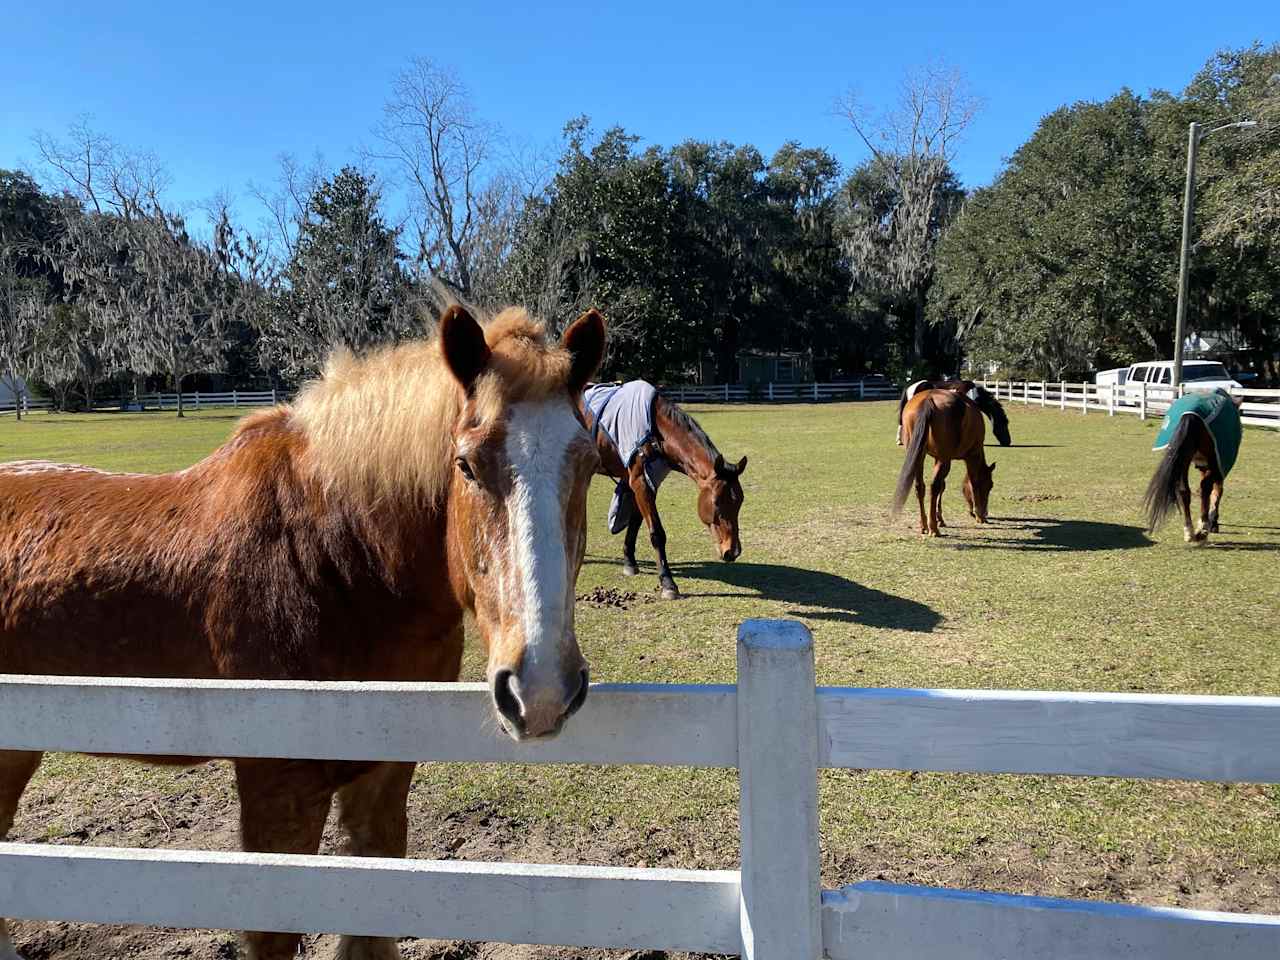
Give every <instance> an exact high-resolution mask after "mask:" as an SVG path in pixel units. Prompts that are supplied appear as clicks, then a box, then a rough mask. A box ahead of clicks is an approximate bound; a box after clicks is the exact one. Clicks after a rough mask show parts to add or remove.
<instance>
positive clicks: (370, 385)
mask: <svg viewBox="0 0 1280 960" xmlns="http://www.w3.org/2000/svg"><path fill="white" fill-rule="evenodd" d="M485 340H486V341H487V342H488V344H489V349H490V350H491V351H492V356H491V359H490V362H489V366H488V367H487V368H486V369H485V371H484V373H482V374H481V375H480V377H479V378H477V380H476V382H475V384H474V386H473V391H472V396H473V399H474V410H475V415H476V417H477V419H478V421H479V423H478V424H477V425H483V424H484V423H488V422H492V421H493V420H495V419H497V418H498V417H500V416H501V415H502V412H503V410H504V409H505V408H506V406H507V405H508V404H510V403H514V402H518V401H520V400H526V399H528V400H534V399H540V398H542V397H546V396H550V395H551V394H553V393H554V392H556V391H557V390H560V391H563V390H564V389H565V385H566V383H567V380H568V375H569V368H570V358H569V355H568V353H567V351H565V350H563V349H561V348H560V347H558V346H556V345H553V344H548V343H547V342H546V337H545V333H544V329H543V327H542V325H541V324H539V323H537V322H536V321H534V320H533V319H532V318H531V317H530V316H529V315H528V313H526V312H525V311H524V310H522V309H518V308H508V309H506V310H503V311H502V312H501V313H499V314H498V315H497V316H496V317H494V318H493V319H492V320H490V321H489V322H488V323H487V324H486V326H485ZM462 402H463V395H462V390H461V388H460V387H459V386H458V383H457V381H456V380H455V379H454V377H453V374H452V373H451V372H450V370H449V367H448V364H446V363H445V361H444V356H443V354H442V353H441V350H440V342H439V339H438V338H432V339H431V340H419V341H413V342H409V343H402V344H398V345H395V346H387V347H381V348H378V349H375V350H373V351H371V352H369V353H368V354H366V355H365V356H362V357H357V356H355V355H354V354H353V353H352V352H351V351H350V350H347V349H345V348H339V349H336V350H334V352H333V353H332V354H331V355H330V357H329V360H328V362H327V363H326V365H325V369H324V372H323V374H322V375H321V376H320V378H319V379H317V380H313V381H312V382H310V383H308V384H307V385H306V386H305V387H304V388H303V389H302V391H301V392H300V393H299V395H298V398H297V400H296V401H295V402H294V404H293V406H292V407H291V409H290V411H289V416H290V420H291V422H292V424H293V425H294V426H296V427H297V428H298V429H299V430H301V431H302V433H303V434H304V435H305V437H306V439H307V448H306V454H305V458H306V465H307V467H308V468H309V469H310V471H311V472H312V473H313V475H315V476H317V477H319V478H321V479H322V481H323V482H324V484H325V486H326V487H328V488H329V489H331V490H340V491H341V493H342V494H343V495H346V496H351V497H356V498H359V499H361V500H366V501H377V500H380V499H402V498H404V497H409V498H412V499H416V500H419V501H421V502H423V503H426V504H433V503H436V502H438V501H439V500H440V498H442V497H443V496H444V494H445V493H446V492H447V490H448V486H449V480H450V477H451V475H452V470H453V430H454V427H455V425H456V424H457V420H458V417H459V415H460V414H461V411H462Z"/></svg>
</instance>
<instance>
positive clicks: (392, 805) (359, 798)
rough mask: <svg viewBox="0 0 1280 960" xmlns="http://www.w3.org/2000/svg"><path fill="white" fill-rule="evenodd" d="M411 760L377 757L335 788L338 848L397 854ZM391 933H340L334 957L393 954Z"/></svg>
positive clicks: (405, 824) (401, 847)
mask: <svg viewBox="0 0 1280 960" xmlns="http://www.w3.org/2000/svg"><path fill="white" fill-rule="evenodd" d="M413 768H414V765H413V764H412V763H380V764H378V765H377V766H376V767H374V768H373V769H372V770H371V771H369V772H368V773H366V774H365V775H364V776H362V777H360V779H358V780H356V781H354V782H352V783H349V784H347V785H346V786H345V787H342V788H341V789H340V790H339V791H338V824H339V826H340V827H341V828H342V832H343V841H342V848H341V852H342V853H343V854H345V855H347V856H352V857H403V856H404V855H405V850H406V848H407V846H408V840H409V820H408V816H407V814H406V813H405V803H406V801H407V799H408V796H409V784H410V782H411V781H412V780H413ZM399 956H400V949H399V948H398V947H397V946H396V941H395V939H394V938H391V937H347V936H344V937H342V939H341V940H339V941H338V951H337V953H336V954H334V958H335V960H398V958H399Z"/></svg>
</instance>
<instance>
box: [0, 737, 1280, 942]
mask: <svg viewBox="0 0 1280 960" xmlns="http://www.w3.org/2000/svg"><path fill="white" fill-rule="evenodd" d="M55 762H56V760H55ZM98 768H100V770H101V773H102V776H101V778H99V779H95V780H93V781H92V785H88V784H87V782H86V780H85V779H84V778H83V777H82V776H73V777H65V776H43V777H39V778H37V779H36V781H34V782H33V783H32V785H31V787H30V789H29V790H28V792H27V794H26V796H25V797H24V798H23V804H22V808H21V810H20V812H19V816H18V820H17V822H16V823H15V825H14V829H13V831H12V832H11V834H10V837H9V839H11V840H15V841H23V842H54V843H69V844H89V845H101V846H120V847H134V846H136V847H170V848H188V849H209V850H233V849H236V848H237V830H236V816H237V806H236V799H235V793H234V787H233V781H232V777H231V770H230V765H229V764H225V763H217V762H214V763H207V764H204V765H202V766H200V767H196V768H193V769H191V770H185V771H175V772H167V771H166V772H162V773H157V775H156V778H155V779H152V780H148V779H142V780H134V779H132V778H115V777H113V775H112V774H113V773H114V772H116V771H120V770H129V769H131V768H132V769H135V770H136V769H140V768H137V767H134V765H131V764H125V763H124V762H121V761H101V762H99V764H98ZM438 809H439V805H438V803H436V802H435V801H434V799H433V798H432V797H430V796H429V795H428V794H427V787H426V786H425V785H424V784H423V783H418V782H415V784H414V789H413V792H412V793H411V794H410V824H411V827H410V830H411V833H410V841H409V851H410V855H411V856H415V857H420V858H424V859H441V860H449V859H466V860H490V861H497V860H506V861H524V862H535V863H536V862H543V863H557V862H558V863H585V864H621V865H630V866H651V867H684V868H700V869H724V868H733V867H735V866H736V863H737V856H738V851H737V847H736V826H737V825H736V823H733V822H729V821H726V822H716V821H715V820H713V819H709V820H704V821H698V822H692V823H679V822H677V823H666V824H661V825H655V826H654V827H652V828H649V829H647V830H645V831H643V832H637V831H636V830H634V829H631V828H626V827H622V826H619V825H618V824H615V823H602V824H599V825H598V826H595V827H592V828H591V829H590V830H585V829H582V828H563V827H559V826H556V825H555V824H554V823H553V822H551V821H539V822H536V823H532V824H526V823H522V822H518V821H515V820H512V819H510V818H507V817H503V816H501V815H499V814H498V813H496V812H495V809H494V808H492V807H490V806H487V805H474V806H471V807H467V808H464V809H457V810H453V811H451V812H448V813H446V814H444V815H443V816H441V815H439V813H438ZM335 839H336V838H335V835H334V833H333V824H332V822H331V823H330V829H329V830H328V831H327V832H326V836H325V842H324V847H323V850H324V852H332V851H333V849H334V846H335ZM985 853H986V855H985V856H984V855H983V853H980V852H977V851H973V850H969V851H965V852H963V853H961V854H955V853H952V854H939V855H938V856H937V857H936V858H932V859H923V860H922V859H920V858H919V857H917V858H915V859H914V860H912V859H907V858H905V857H904V856H903V853H902V851H900V850H898V849H896V848H895V847H894V846H892V845H890V844H878V843H876V842H868V843H866V844H865V845H863V847H862V848H861V849H859V850H856V851H848V850H845V851H841V852H840V853H839V854H837V855H833V854H832V852H830V851H824V853H823V884H824V886H825V887H828V888H830V887H835V886H839V885H842V884H845V883H853V882H857V881H859V880H869V879H878V880H887V881H891V882H898V883H921V884H929V885H946V886H954V887H969V888H986V889H999V890H1010V891H1022V892H1026V893H1033V892H1034V893H1039V894H1042V895H1056V896H1071V897H1081V898H1087V899H1105V900H1112V901H1120V902H1124V901H1129V902H1141V903H1147V904H1167V905H1176V906H1186V907H1197V908H1201V909H1214V910H1230V911H1248V912H1263V913H1280V870H1278V869H1260V868H1257V867H1249V866H1243V865H1233V864H1230V863H1223V862H1222V861H1221V860H1220V859H1219V860H1216V861H1213V862H1209V861H1205V862H1197V861H1196V860H1195V859H1191V858H1187V857H1179V856H1174V857H1172V858H1162V857H1158V856H1155V855H1153V856H1151V857H1134V856H1132V855H1129V854H1116V855H1115V856H1114V857H1104V858H1101V859H1099V858H1097V857H1088V856H1083V857H1082V855H1081V853H1080V851H1078V850H1070V849H1065V848H1057V849H1053V848H1051V849H1049V850H1047V851H1046V850H1045V849H1044V848H1043V847H1040V846H1037V845H1035V844H1033V843H1028V844H1024V845H1020V846H1019V847H1011V846H1008V845H1003V846H1000V847H999V848H993V849H991V850H989V851H985ZM12 928H13V933H14V939H15V942H16V943H17V946H18V949H19V950H20V951H21V953H22V954H23V956H24V957H25V958H26V960H90V958H95V960H96V958H102V960H108V958H110V960H114V958H139V960H160V958H171V957H185V958H190V960H235V958H236V957H239V956H241V955H242V954H241V953H240V952H239V948H238V945H237V939H236V936H235V934H234V933H232V932H228V931H209V930H158V929H153V928H144V927H117V926H101V925H93V924H76V923H61V922H56V923H54V922H49V923H43V922H34V921H31V922H15V923H13V924H12ZM334 942H335V938H333V937H315V938H309V939H308V941H307V943H306V946H305V955H306V956H309V957H317V958H328V957H329V956H331V955H332V952H333V944H334ZM401 954H402V956H403V957H404V958H406V960H550V958H564V960H664V958H668V956H669V955H668V954H664V953H661V952H655V951H612V950H575V949H568V948H563V947H535V946H520V945H509V944H480V943H470V942H461V941H429V940H413V939H406V940H404V941H402V942H401ZM676 956H677V955H670V958H671V960H675V957H676ZM678 956H685V955H678Z"/></svg>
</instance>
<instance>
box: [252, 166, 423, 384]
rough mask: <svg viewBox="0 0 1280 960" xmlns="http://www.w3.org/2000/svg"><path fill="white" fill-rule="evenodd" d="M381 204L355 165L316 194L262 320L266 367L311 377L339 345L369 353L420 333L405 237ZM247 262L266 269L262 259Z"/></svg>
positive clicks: (255, 279) (372, 183)
mask: <svg viewBox="0 0 1280 960" xmlns="http://www.w3.org/2000/svg"><path fill="white" fill-rule="evenodd" d="M380 201H381V196H380V193H379V191H378V187H377V184H376V182H375V181H374V180H373V179H372V177H370V176H369V175H367V174H365V173H362V172H361V171H359V170H357V169H355V168H353V167H343V168H342V170H340V171H338V173H336V174H335V175H334V176H333V177H331V178H328V179H324V180H322V181H320V183H319V184H318V185H317V186H316V188H315V190H314V192H312V193H311V194H310V196H309V197H308V199H307V201H306V207H305V209H304V210H302V211H301V213H300V215H299V220H298V225H297V233H296V238H295V239H294V240H293V243H292V251H291V255H290V256H289V259H288V261H287V262H286V263H285V264H284V265H283V268H282V270H281V276H280V281H279V284H278V286H277V288H276V289H275V290H274V293H275V296H274V297H272V298H271V299H270V300H269V302H268V304H267V309H266V310H264V311H263V312H262V313H261V315H260V316H259V318H258V323H259V325H260V333H261V339H260V340H259V349H260V352H261V356H262V358H263V362H264V363H265V364H272V365H275V366H278V367H279V369H280V370H281V371H282V372H283V373H284V374H285V375H286V376H289V377H300V376H306V375H310V374H314V373H315V372H317V371H318V370H319V368H320V366H321V364H322V363H323V361H324V358H325V356H326V355H327V354H328V352H329V350H330V349H331V348H332V347H334V346H337V345H342V346H346V347H349V348H351V349H353V350H357V351H358V350H363V349H365V348H367V347H368V346H370V345H371V344H374V343H378V342H382V341H387V340H394V339H396V338H398V337H400V336H404V335H405V334H407V333H411V332H413V331H414V329H415V328H416V327H417V325H418V320H417V317H416V315H415V310H414V306H413V303H412V301H411V298H410V295H409V294H410V292H409V284H408V278H407V277H406V276H405V274H404V271H403V269H402V267H401V263H400V261H401V259H402V255H401V253H400V251H399V248H398V245H397V240H398V236H399V231H398V230H395V229H393V228H391V227H389V226H387V224H386V222H385V220H384V219H383V217H382V214H381V212H380ZM243 251H244V248H243V247H241V252H242V254H243ZM246 262H252V263H256V264H259V265H260V264H261V254H260V253H256V254H253V255H251V256H249V257H248V258H247V260H246ZM249 279H250V280H251V281H252V282H255V283H257V282H260V279H261V278H260V277H251V278H249ZM244 280H245V278H244V277H241V281H242V282H244Z"/></svg>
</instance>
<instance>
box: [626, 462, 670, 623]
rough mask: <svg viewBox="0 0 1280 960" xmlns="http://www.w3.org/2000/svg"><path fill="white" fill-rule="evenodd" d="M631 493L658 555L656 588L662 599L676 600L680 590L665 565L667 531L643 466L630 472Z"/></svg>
mask: <svg viewBox="0 0 1280 960" xmlns="http://www.w3.org/2000/svg"><path fill="white" fill-rule="evenodd" d="M637 463H639V460H637ZM631 492H632V493H634V494H635V496H636V509H638V510H639V511H640V516H641V517H643V518H644V522H645V525H646V526H648V528H649V542H650V543H651V544H653V551H654V553H656V554H657V555H658V586H659V587H661V588H662V599H663V600H678V599H680V589H679V588H678V587H677V586H676V581H675V577H673V576H672V575H671V567H670V566H669V565H668V564H667V531H666V530H664V529H663V527H662V518H661V517H660V516H658V498H657V495H656V493H655V492H654V491H652V490H650V489H649V483H648V481H647V480H646V479H645V475H644V467H643V465H641V466H640V467H639V469H636V468H634V467H633V468H632V470H631Z"/></svg>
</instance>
